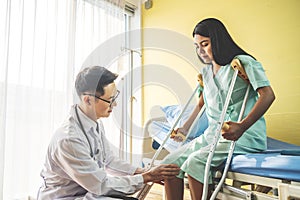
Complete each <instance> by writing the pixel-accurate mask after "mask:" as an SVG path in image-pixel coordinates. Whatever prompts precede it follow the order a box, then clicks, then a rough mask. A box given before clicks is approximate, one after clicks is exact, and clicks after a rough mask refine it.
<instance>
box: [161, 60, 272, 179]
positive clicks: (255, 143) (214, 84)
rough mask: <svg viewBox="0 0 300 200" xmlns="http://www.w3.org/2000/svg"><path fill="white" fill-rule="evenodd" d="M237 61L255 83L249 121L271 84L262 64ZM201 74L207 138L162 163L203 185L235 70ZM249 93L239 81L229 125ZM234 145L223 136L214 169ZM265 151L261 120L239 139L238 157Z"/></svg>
mask: <svg viewBox="0 0 300 200" xmlns="http://www.w3.org/2000/svg"><path fill="white" fill-rule="evenodd" d="M237 58H238V59H239V60H240V61H241V63H242V65H243V67H244V69H245V71H246V73H247V76H248V78H249V80H250V83H251V88H250V93H249V97H248V100H247V105H246V109H245V112H244V117H245V116H247V115H248V113H249V112H250V110H251V109H252V107H253V106H254V104H255V103H256V101H257V99H258V93H257V92H256V89H258V88H261V87H265V86H269V85H270V83H269V81H268V79H267V77H266V75H265V72H264V69H263V67H262V65H261V64H260V63H259V62H257V61H256V60H254V59H253V58H252V57H250V56H246V55H240V56H237ZM201 73H202V76H203V82H204V88H201V91H202V92H203V95H204V102H205V106H206V114H207V118H208V128H207V129H206V131H205V132H204V134H202V135H201V136H199V137H198V138H196V139H194V140H193V141H191V142H190V143H188V144H186V145H184V146H182V147H181V148H179V149H178V150H176V151H175V152H172V153H171V154H169V155H168V156H167V157H166V158H165V159H164V160H163V161H162V163H175V164H177V165H178V166H180V167H181V173H180V174H179V175H178V177H179V178H183V177H184V173H187V174H189V175H190V176H192V177H193V178H195V179H196V180H198V181H199V182H201V183H203V180H204V172H205V163H206V160H207V157H208V152H209V149H210V146H211V145H210V144H211V143H212V141H213V137H214V135H215V134H216V129H217V122H218V121H219V118H220V115H221V112H222V109H223V105H224V103H225V99H226V95H227V93H228V89H229V85H230V82H231V79H232V76H233V73H234V70H233V68H232V67H231V66H230V64H227V65H225V66H222V67H221V68H220V69H219V71H218V73H217V74H216V75H215V76H214V75H213V70H212V66H206V67H204V68H203V69H202V72H201ZM246 89H247V84H246V82H245V81H244V80H243V79H241V78H240V77H238V78H237V81H236V84H235V86H234V90H233V94H232V97H231V100H230V103H229V107H228V109H227V112H226V116H225V121H234V122H236V121H237V119H238V115H239V112H240V108H241V106H242V102H243V98H244V96H245V92H246ZM230 142H231V141H228V140H225V139H224V138H222V136H221V137H220V140H219V142H218V144H217V147H216V150H215V154H214V157H213V159H212V162H211V166H212V167H217V166H219V165H220V164H222V163H223V162H224V160H225V159H226V158H227V154H228V149H229V146H230ZM265 149H266V124H265V120H264V118H263V117H261V118H260V119H259V120H258V121H257V122H255V123H254V124H253V125H252V126H251V127H250V128H249V129H248V130H247V131H246V132H244V134H243V135H242V136H241V137H240V138H239V140H238V141H237V142H236V147H235V150H234V153H235V154H246V153H253V152H259V151H263V150H265ZM209 181H210V183H211V182H212V180H211V175H210V178H209Z"/></svg>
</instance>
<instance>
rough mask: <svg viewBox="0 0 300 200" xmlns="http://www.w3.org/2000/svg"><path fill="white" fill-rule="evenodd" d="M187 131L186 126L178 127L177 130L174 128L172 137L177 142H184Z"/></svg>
mask: <svg viewBox="0 0 300 200" xmlns="http://www.w3.org/2000/svg"><path fill="white" fill-rule="evenodd" d="M187 132H188V131H187V130H186V129H185V128H178V129H177V130H173V132H172V134H171V136H170V138H172V139H173V140H174V141H176V142H182V141H184V140H185V136H186V135H187Z"/></svg>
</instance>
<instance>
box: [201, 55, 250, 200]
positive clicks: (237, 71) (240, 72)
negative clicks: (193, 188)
mask: <svg viewBox="0 0 300 200" xmlns="http://www.w3.org/2000/svg"><path fill="white" fill-rule="evenodd" d="M230 65H231V67H232V68H233V69H234V74H233V77H232V80H231V83H230V86H229V91H228V94H227V96H226V100H225V104H224V108H223V110H222V113H221V116H220V119H219V121H218V126H217V130H216V134H215V136H214V140H213V143H212V145H211V148H210V151H209V155H208V158H207V161H206V166H205V174H204V183H203V184H204V185H203V193H202V200H206V198H207V192H208V177H209V172H210V165H211V161H212V158H213V155H214V152H215V149H216V146H217V143H218V141H219V138H220V134H221V131H222V129H224V130H226V129H228V128H229V125H228V124H226V123H224V118H225V114H226V111H227V108H228V105H229V102H230V98H231V95H232V92H233V87H234V85H235V82H236V79H237V76H240V77H241V78H242V79H243V80H245V81H246V82H247V83H248V87H247V90H246V93H245V97H244V100H243V104H242V107H241V111H240V114H239V117H238V121H240V120H241V119H242V116H243V114H244V110H245V106H246V102H247V99H248V95H249V90H250V84H249V79H248V77H247V74H246V72H245V70H244V68H243V66H242V65H241V63H240V61H239V60H238V59H233V61H232V62H231V64H230ZM234 147H235V141H232V142H231V144H230V149H229V152H228V157H227V161H226V164H225V168H224V172H223V175H222V178H221V180H220V182H219V183H218V186H217V187H216V189H215V191H214V192H213V194H212V196H211V198H210V199H211V200H212V199H215V198H216V196H217V194H218V192H219V190H220V188H221V186H222V184H223V182H224V180H225V177H226V173H227V171H228V168H229V165H230V162H231V158H232V155H233V151H234Z"/></svg>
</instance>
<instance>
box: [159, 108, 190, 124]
mask: <svg viewBox="0 0 300 200" xmlns="http://www.w3.org/2000/svg"><path fill="white" fill-rule="evenodd" d="M183 107H184V106H181V105H170V106H165V107H161V110H162V111H163V112H164V114H165V117H166V119H167V121H168V122H169V125H170V126H173V125H174V124H175V122H176V120H177V118H178V117H179V115H180V113H181V110H182V108H183ZM194 107H195V106H194V105H190V106H188V107H187V109H186V110H185V112H184V113H183V114H182V116H181V118H180V119H179V122H178V123H177V126H176V127H181V126H182V125H183V123H184V122H185V121H186V120H187V119H188V118H189V116H190V114H191V113H192V112H193V109H194Z"/></svg>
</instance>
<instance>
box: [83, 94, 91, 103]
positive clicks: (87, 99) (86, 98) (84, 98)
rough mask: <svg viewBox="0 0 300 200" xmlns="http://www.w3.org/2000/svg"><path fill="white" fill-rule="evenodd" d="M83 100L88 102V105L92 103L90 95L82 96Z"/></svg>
mask: <svg viewBox="0 0 300 200" xmlns="http://www.w3.org/2000/svg"><path fill="white" fill-rule="evenodd" d="M82 101H83V102H84V103H86V104H87V105H91V99H90V96H88V95H83V96H82Z"/></svg>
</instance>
